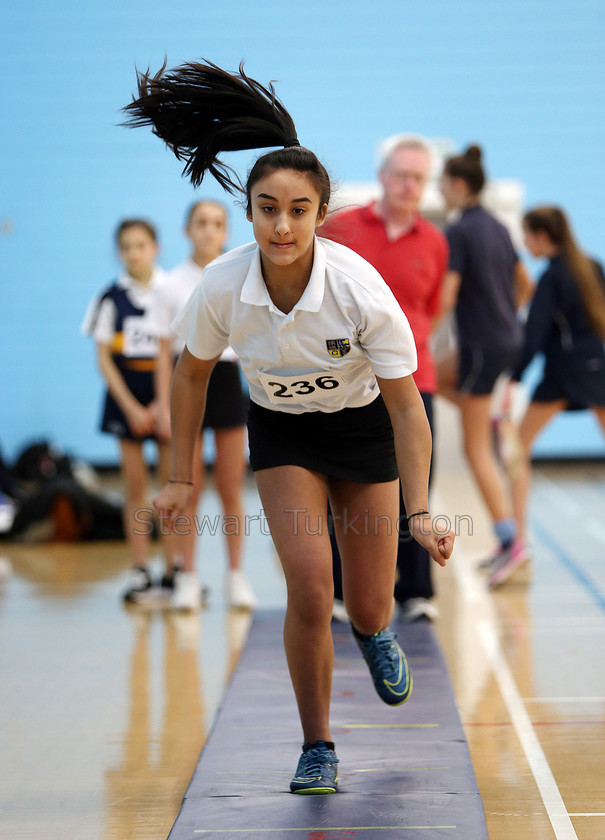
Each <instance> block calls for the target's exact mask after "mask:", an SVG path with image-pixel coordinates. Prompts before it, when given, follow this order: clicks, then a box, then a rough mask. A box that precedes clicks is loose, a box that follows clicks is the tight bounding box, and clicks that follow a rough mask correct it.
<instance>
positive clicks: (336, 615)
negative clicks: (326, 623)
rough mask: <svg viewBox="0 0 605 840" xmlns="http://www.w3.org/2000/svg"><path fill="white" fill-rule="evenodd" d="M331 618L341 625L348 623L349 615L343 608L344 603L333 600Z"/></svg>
mask: <svg viewBox="0 0 605 840" xmlns="http://www.w3.org/2000/svg"><path fill="white" fill-rule="evenodd" d="M332 618H333V619H334V621H338V622H340V623H341V624H347V623H348V621H349V613H348V612H347V608H346V607H345V602H344V601H341V600H340V598H334V603H333V604H332Z"/></svg>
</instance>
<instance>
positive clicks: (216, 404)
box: [154, 200, 256, 609]
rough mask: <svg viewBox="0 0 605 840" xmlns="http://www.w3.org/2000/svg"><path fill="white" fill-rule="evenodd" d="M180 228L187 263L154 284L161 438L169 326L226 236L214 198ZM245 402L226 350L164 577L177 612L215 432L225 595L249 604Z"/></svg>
mask: <svg viewBox="0 0 605 840" xmlns="http://www.w3.org/2000/svg"><path fill="white" fill-rule="evenodd" d="M185 233H186V236H187V238H188V239H189V241H190V243H191V246H192V253H191V255H190V257H188V259H186V260H185V262H183V263H181V265H179V266H177V267H176V268H174V269H173V270H172V271H170V272H169V273H168V275H167V277H166V279H165V281H164V282H162V283H161V284H160V286H159V288H158V291H157V295H156V305H155V307H154V318H155V323H156V326H157V329H158V333H159V336H160V352H159V357H158V366H157V376H156V382H157V392H158V403H159V406H158V408H159V420H160V426H159V431H160V434H161V435H162V438H163V440H169V439H170V381H171V379H172V373H173V370H174V363H175V360H176V358H177V357H178V355H179V354H180V353H181V352H182V350H183V348H184V346H185V343H184V341H182V339H180V338H178V336H175V335H174V333H173V331H172V327H171V324H172V322H173V320H174V318H175V317H176V316H177V315H178V313H179V312H180V311H181V310H182V309H183V307H184V306H185V304H186V303H187V301H188V300H189V298H190V297H191V295H192V294H193V292H194V291H195V289H196V288H197V286H198V285H199V282H200V280H201V277H202V273H203V271H204V268H205V267H206V266H207V265H208V263H210V262H212V260H214V259H216V257H218V256H220V255H221V254H222V253H223V250H224V247H225V242H226V239H227V210H226V208H225V207H224V205H222V204H220V203H218V202H216V201H208V200H206V201H198V202H196V203H195V204H194V205H193V206H192V207H191V208H190V210H189V213H188V215H187V224H186V228H185ZM247 409H248V405H247V399H246V396H245V395H244V392H243V390H242V385H241V381H240V372H239V364H238V361H237V356H236V355H235V353H234V352H233V350H232V349H231V348H230V347H228V348H227V349H226V350H225V351H224V352H223V354H222V356H221V358H220V359H219V361H218V362H217V365H216V367H215V369H214V370H213V372H212V376H211V377H210V383H209V385H208V396H207V399H206V413H205V415H204V421H203V423H202V428H201V433H200V435H199V437H198V440H197V442H196V454H195V458H194V464H193V474H192V475H193V481H194V486H193V493H192V495H191V500H190V504H189V506H188V509H187V510H186V512H185V515H186V516H187V517H189V522H190V523H191V524H190V525H189V526H188V527H185V528H183V533H182V534H181V535H180V536H178V537H176V536H175V539H176V540H177V543H176V544H175V549H176V550H177V551H178V552H179V553H180V557H179V561H180V563H182V566H178V567H177V570H176V573H175V574H173V575H170V574H169V575H168V576H167V577H165V579H164V581H165V583H166V584H167V586H168V587H169V588H170V585H171V584H172V598H171V601H172V605H173V606H174V607H175V608H176V609H186V608H193V607H196V606H199V604H200V600H201V591H200V584H199V580H198V578H197V575H196V573H195V570H194V564H195V558H194V555H195V537H196V528H195V525H194V523H195V520H194V516H195V513H196V510H197V506H198V501H199V497H200V493H201V491H202V489H203V486H204V468H203V460H202V457H203V456H202V452H203V433H204V431H205V430H212V431H213V432H214V441H215V450H216V458H215V462H214V481H215V485H216V488H217V491H218V494H219V496H220V500H221V504H222V507H223V513H224V516H225V520H224V522H225V528H224V531H225V536H226V544H227V553H228V558H229V566H228V573H227V577H226V587H225V589H226V597H227V603H228V605H229V606H230V607H233V608H236V609H254V607H255V606H256V599H255V597H254V593H253V592H252V588H251V587H250V584H249V583H248V580H247V579H246V577H245V575H244V572H243V570H242V553H243V541H244V528H243V527H242V523H243V522H244V505H243V483H244V477H245V472H246V459H245V446H246V416H247Z"/></svg>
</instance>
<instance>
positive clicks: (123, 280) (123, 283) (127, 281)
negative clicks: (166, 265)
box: [117, 266, 164, 293]
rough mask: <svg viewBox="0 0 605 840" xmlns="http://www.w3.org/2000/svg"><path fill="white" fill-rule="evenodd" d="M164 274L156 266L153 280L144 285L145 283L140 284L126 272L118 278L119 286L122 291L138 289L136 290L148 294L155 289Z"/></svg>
mask: <svg viewBox="0 0 605 840" xmlns="http://www.w3.org/2000/svg"><path fill="white" fill-rule="evenodd" d="M163 273H164V272H163V271H162V270H161V269H159V268H158V267H157V266H156V267H155V268H154V269H153V273H152V275H151V280H150V281H149V283H145V284H143V283H139V281H138V280H135V279H134V277H131V276H130V274H127V273H126V272H124V273H123V274H120V276H119V278H118V282H117V285H118V286H119V287H120V288H121V289H127V290H133V289H136V290H138V291H140V292H143V293H144V292H148V291H150V290H151V289H155V287H156V286H157V284H158V282H159V281H160V279H161V278H162V276H163Z"/></svg>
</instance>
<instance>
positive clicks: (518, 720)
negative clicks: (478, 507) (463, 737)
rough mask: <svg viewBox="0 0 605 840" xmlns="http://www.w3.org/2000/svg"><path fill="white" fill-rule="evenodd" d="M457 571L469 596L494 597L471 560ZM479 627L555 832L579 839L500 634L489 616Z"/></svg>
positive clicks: (471, 598)
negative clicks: (470, 564)
mask: <svg viewBox="0 0 605 840" xmlns="http://www.w3.org/2000/svg"><path fill="white" fill-rule="evenodd" d="M454 573H455V576H456V578H457V580H458V586H459V588H460V591H461V592H462V594H463V597H464V598H465V600H468V601H475V602H477V601H478V600H481V599H489V598H491V595H490V594H489V592H488V591H486V590H485V589H483V590H482V591H481V590H480V589H479V586H478V582H477V576H476V575H475V574H473V573H472V572H471V570H470V568H469V567H468V564H466V563H455V564H454ZM477 630H478V633H479V636H480V638H481V643H482V645H483V647H484V649H485V653H486V656H487V658H488V661H489V665H490V668H491V671H492V673H493V674H494V677H495V679H496V681H497V683H498V687H499V689H500V693H501V694H502V697H503V699H504V702H505V704H506V707H507V709H508V712H509V715H510V717H511V721H512V725H513V727H514V729H515V732H516V734H517V737H518V739H519V742H520V744H521V747H522V749H523V752H524V753H525V756H526V758H527V761H528V764H529V767H530V770H531V772H532V775H533V777H534V780H535V782H536V785H537V787H538V790H539V792H540V796H541V798H542V802H543V803H544V807H545V809H546V812H547V814H548V818H549V820H550V823H551V825H552V827H553V830H554V832H555V836H556V838H557V840H578V836H577V834H576V832H575V830H574V827H573V825H572V822H571V819H570V817H569V814H568V813H567V810H566V808H565V804H564V802H563V798H562V796H561V793H560V791H559V788H558V785H557V783H556V780H555V778H554V776H553V774H552V771H551V769H550V765H549V764H548V761H547V759H546V756H545V755H544V752H543V751H542V747H541V746H540V742H539V741H538V737H537V735H536V733H535V731H534V729H533V726H532V723H531V721H530V718H529V715H528V714H527V710H526V708H525V706H524V704H523V700H522V699H521V695H520V693H519V691H518V689H517V685H516V683H515V680H514V678H513V676H512V673H511V671H510V669H509V667H508V665H507V664H506V660H505V658H504V655H503V653H502V648H501V646H500V643H499V641H498V639H497V637H496V634H495V633H494V631H493V629H492V627H491V626H490V624H489V623H488V622H487V621H485V620H478V621H477Z"/></svg>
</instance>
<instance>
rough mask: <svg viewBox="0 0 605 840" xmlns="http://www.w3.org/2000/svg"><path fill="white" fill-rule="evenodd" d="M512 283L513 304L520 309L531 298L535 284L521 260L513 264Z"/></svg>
mask: <svg viewBox="0 0 605 840" xmlns="http://www.w3.org/2000/svg"><path fill="white" fill-rule="evenodd" d="M513 283H514V287H515V306H516V308H517V309H522V308H523V307H524V306H527V304H528V303H529V302H530V300H531V299H532V295H533V293H534V291H535V286H534V282H533V280H532V279H531V277H530V276H529V272H528V271H527V269H526V268H525V266H524V265H523V263H522V262H521V260H519V262H517V263H516V264H515V268H514V271H513Z"/></svg>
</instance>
